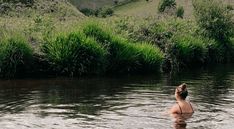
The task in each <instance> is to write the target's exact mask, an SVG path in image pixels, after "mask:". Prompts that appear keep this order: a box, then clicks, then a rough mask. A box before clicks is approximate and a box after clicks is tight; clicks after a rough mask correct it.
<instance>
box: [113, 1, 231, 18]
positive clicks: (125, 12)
mask: <svg viewBox="0 0 234 129" xmlns="http://www.w3.org/2000/svg"><path fill="white" fill-rule="evenodd" d="M159 1H160V0H149V1H148V2H147V1H146V0H139V1H136V2H132V3H129V4H126V5H123V6H120V7H117V8H115V14H116V15H118V16H137V17H151V16H157V15H158V10H157V9H158V4H159ZM222 1H223V2H224V3H227V4H230V5H234V1H233V0H222ZM176 4H177V5H176V6H177V7H178V6H182V7H183V8H184V10H185V14H184V16H185V17H187V18H188V17H191V16H192V15H193V6H192V0H176Z"/></svg>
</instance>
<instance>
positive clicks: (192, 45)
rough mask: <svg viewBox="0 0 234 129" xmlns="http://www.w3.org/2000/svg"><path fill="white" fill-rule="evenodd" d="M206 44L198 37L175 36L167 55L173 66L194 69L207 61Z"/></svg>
mask: <svg viewBox="0 0 234 129" xmlns="http://www.w3.org/2000/svg"><path fill="white" fill-rule="evenodd" d="M207 51H208V50H207V48H206V43H205V42H204V40H203V39H202V38H200V37H194V36H192V35H176V36H174V37H173V38H172V44H171V45H170V47H169V48H168V51H167V53H168V55H169V56H170V58H171V59H172V62H173V66H179V67H194V66H200V65H202V64H203V63H205V62H206V59H207Z"/></svg>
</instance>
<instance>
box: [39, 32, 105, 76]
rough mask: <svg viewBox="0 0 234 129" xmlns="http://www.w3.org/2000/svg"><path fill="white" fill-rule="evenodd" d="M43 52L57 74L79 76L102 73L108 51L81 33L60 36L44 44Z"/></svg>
mask: <svg viewBox="0 0 234 129" xmlns="http://www.w3.org/2000/svg"><path fill="white" fill-rule="evenodd" d="M42 52H43V53H44V54H45V57H46V58H47V59H48V60H49V62H51V67H52V69H53V70H54V71H55V72H56V73H57V74H63V75H70V76H77V75H82V74H86V73H89V74H90V73H100V72H101V71H102V70H103V68H104V61H105V55H106V51H105V50H104V49H103V48H102V47H101V46H100V45H98V44H97V43H96V42H95V40H93V39H92V38H87V37H86V36H85V35H83V34H82V33H81V32H75V33H70V34H68V35H60V36H58V37H56V38H55V39H54V40H51V41H48V42H46V43H44V44H43V46H42Z"/></svg>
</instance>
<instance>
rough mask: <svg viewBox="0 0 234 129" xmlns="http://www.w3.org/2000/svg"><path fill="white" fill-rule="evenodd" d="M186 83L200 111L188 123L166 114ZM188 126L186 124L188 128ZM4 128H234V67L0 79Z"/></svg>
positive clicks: (0, 114)
mask: <svg viewBox="0 0 234 129" xmlns="http://www.w3.org/2000/svg"><path fill="white" fill-rule="evenodd" d="M182 82H186V83H187V84H188V89H189V94H190V97H189V98H190V100H191V102H193V104H195V105H196V108H197V110H196V111H195V113H194V114H193V116H192V117H190V118H188V119H187V120H185V121H182V123H183V124H181V125H180V124H178V123H176V122H175V121H178V119H179V118H175V117H173V116H170V115H167V114H165V111H166V110H167V109H168V108H169V107H171V106H172V105H173V104H174V103H175V100H174V88H175V86H176V85H178V84H180V83H182ZM184 126H186V127H184ZM0 127H1V128H2V129H15V128H18V129H79V128H104V129H105V128H108V129H125V128H129V129H135V128H155V129H170V128H180V129H183V128H187V129H221V128H222V129H229V128H230V129H231V128H233V127H234V69H233V66H226V65H222V66H218V67H214V68H209V69H206V70H194V71H187V72H182V73H180V74H177V75H173V76H170V75H163V74H161V75H147V76H146V75H138V76H123V77H105V78H104V77H101V78H89V79H88V78H82V79H74V78H73V79H64V78H56V79H25V80H11V81H6V80H4V81H0Z"/></svg>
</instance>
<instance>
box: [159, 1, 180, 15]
mask: <svg viewBox="0 0 234 129" xmlns="http://www.w3.org/2000/svg"><path fill="white" fill-rule="evenodd" d="M175 6H176V1H175V0H160V2H159V5H158V11H159V12H164V11H165V9H166V8H171V7H175Z"/></svg>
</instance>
